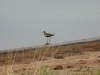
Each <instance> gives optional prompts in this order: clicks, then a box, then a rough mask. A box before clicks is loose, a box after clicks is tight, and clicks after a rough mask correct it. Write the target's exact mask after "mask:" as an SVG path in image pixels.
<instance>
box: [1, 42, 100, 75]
mask: <svg viewBox="0 0 100 75" xmlns="http://www.w3.org/2000/svg"><path fill="white" fill-rule="evenodd" d="M44 70H46V71H48V72H50V74H51V75H53V74H57V75H65V74H71V73H77V72H88V71H96V70H100V41H94V42H87V43H77V44H70V45H64V46H56V47H48V48H38V49H36V50H33V49H29V50H23V51H20V52H19V51H15V52H13V51H9V52H8V53H2V54H0V72H1V73H0V75H26V74H27V75H39V73H41V71H43V72H44Z"/></svg>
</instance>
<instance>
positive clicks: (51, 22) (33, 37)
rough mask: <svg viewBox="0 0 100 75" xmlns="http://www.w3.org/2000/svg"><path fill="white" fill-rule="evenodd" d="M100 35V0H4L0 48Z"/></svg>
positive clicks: (0, 10)
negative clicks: (46, 33) (44, 32)
mask: <svg viewBox="0 0 100 75" xmlns="http://www.w3.org/2000/svg"><path fill="white" fill-rule="evenodd" d="M42 31H46V32H48V33H53V34H55V36H53V37H52V38H51V43H52V44H53V43H60V42H66V41H72V40H79V39H84V38H92V37H98V36H100V0H0V50H4V49H11V48H20V47H30V46H36V45H44V44H45V43H46V40H47V38H46V37H44V35H43V33H42Z"/></svg>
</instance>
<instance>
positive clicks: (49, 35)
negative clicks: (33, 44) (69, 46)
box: [42, 31, 55, 44]
mask: <svg viewBox="0 0 100 75" xmlns="http://www.w3.org/2000/svg"><path fill="white" fill-rule="evenodd" d="M42 33H44V36H45V37H47V43H46V44H50V38H51V36H54V35H55V34H50V33H46V31H43V32H42ZM48 37H49V43H48Z"/></svg>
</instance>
